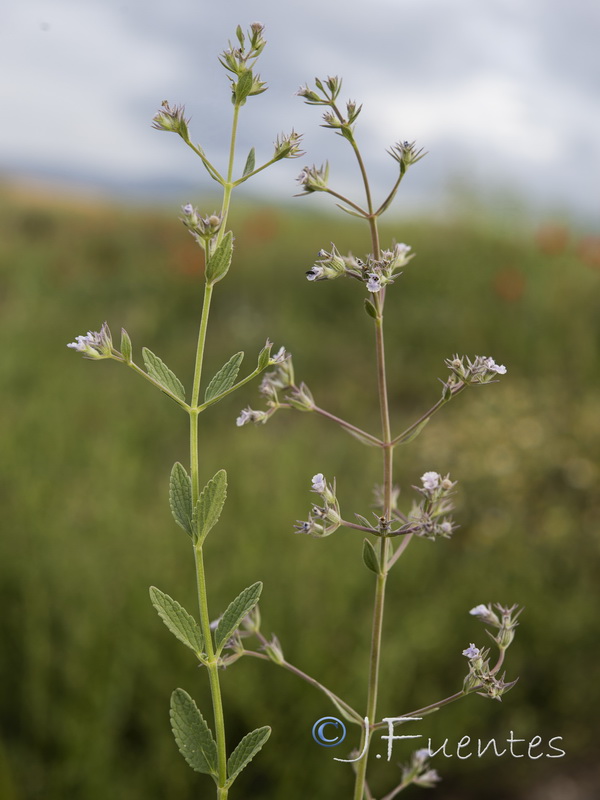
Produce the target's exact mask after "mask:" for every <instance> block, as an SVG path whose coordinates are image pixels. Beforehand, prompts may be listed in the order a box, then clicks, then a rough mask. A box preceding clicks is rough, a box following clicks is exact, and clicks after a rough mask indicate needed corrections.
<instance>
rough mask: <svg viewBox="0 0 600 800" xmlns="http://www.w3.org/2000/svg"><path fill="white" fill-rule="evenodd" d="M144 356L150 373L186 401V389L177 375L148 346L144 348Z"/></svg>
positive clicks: (147, 370)
mask: <svg viewBox="0 0 600 800" xmlns="http://www.w3.org/2000/svg"><path fill="white" fill-rule="evenodd" d="M142 357H143V359H144V364H145V366H146V372H147V373H148V375H150V377H151V378H154V380H155V381H158V382H159V383H160V384H161V386H164V387H165V389H168V390H169V391H170V392H171V394H174V395H175V397H177V398H179V400H182V401H183V402H184V403H185V389H184V388H183V384H182V383H181V381H180V380H179V378H178V377H177V375H175V373H174V372H172V371H171V370H170V369H169V368H168V367H167V365H166V364H165V363H164V362H163V361H161V360H160V358H159V357H158V356H156V355H154V353H153V352H152V350H148V348H147V347H144V348H142Z"/></svg>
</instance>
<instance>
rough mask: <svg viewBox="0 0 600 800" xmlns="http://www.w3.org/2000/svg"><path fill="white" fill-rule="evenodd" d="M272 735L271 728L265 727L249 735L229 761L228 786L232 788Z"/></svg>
mask: <svg viewBox="0 0 600 800" xmlns="http://www.w3.org/2000/svg"><path fill="white" fill-rule="evenodd" d="M270 735H271V728H269V726H268V725H265V726H264V727H263V728H257V729H256V730H255V731H252V732H251V733H247V734H246V735H245V736H244V738H243V739H242V741H241V742H240V743H239V744H238V746H237V747H236V748H235V750H234V751H233V753H232V754H231V755H230V756H229V758H228V759H227V775H228V776H229V777H228V781H227V786H231V784H232V783H233V782H234V780H235V779H236V778H237V776H238V775H239V774H240V772H241V771H242V770H243V769H244V767H246V766H248V764H249V763H250V762H251V761H252V759H253V758H254V756H255V755H256V754H257V753H258V751H259V750H260V749H261V748H262V746H263V745H264V743H265V742H266V741H267V739H268V738H269V736H270Z"/></svg>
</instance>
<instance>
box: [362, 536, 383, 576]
mask: <svg viewBox="0 0 600 800" xmlns="http://www.w3.org/2000/svg"><path fill="white" fill-rule="evenodd" d="M362 557H363V561H364V562H365V566H366V567H367V569H370V570H371V572H374V573H375V574H376V575H379V573H380V571H381V568H380V565H379V558H378V556H377V553H376V552H375V548H374V547H373V545H372V544H371V542H370V541H369V540H368V539H365V540H364V542H363V552H362Z"/></svg>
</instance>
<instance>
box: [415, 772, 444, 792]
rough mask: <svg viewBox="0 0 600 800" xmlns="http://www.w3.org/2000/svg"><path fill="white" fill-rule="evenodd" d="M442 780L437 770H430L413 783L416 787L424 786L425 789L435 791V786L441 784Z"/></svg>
mask: <svg viewBox="0 0 600 800" xmlns="http://www.w3.org/2000/svg"><path fill="white" fill-rule="evenodd" d="M441 780H442V779H441V778H440V776H439V775H438V771H437V770H436V769H428V770H427V771H426V772H423V773H421V775H419V776H418V777H416V778H415V779H414V780H413V783H414V784H415V786H422V787H423V788H424V789H433V787H434V786H435V784H436V783H439V782H440V781H441Z"/></svg>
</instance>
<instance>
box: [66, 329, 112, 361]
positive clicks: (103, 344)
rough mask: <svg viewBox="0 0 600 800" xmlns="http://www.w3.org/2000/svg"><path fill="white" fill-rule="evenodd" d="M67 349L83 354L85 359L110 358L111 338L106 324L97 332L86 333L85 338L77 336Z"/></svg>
mask: <svg viewBox="0 0 600 800" xmlns="http://www.w3.org/2000/svg"><path fill="white" fill-rule="evenodd" d="M67 347H70V348H72V349H73V350H77V352H78V353H83V354H84V355H85V356H87V358H111V356H112V337H111V334H110V328H109V327H108V324H107V323H106V322H104V323H103V324H102V327H101V328H100V330H99V331H88V332H87V334H86V335H85V336H77V337H76V339H75V341H74V342H69V344H68V345H67Z"/></svg>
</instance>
